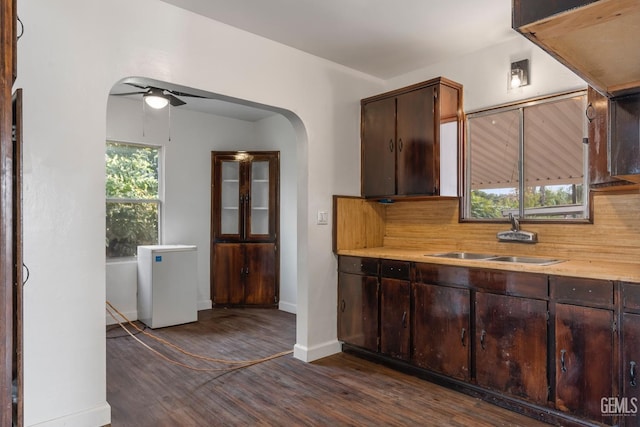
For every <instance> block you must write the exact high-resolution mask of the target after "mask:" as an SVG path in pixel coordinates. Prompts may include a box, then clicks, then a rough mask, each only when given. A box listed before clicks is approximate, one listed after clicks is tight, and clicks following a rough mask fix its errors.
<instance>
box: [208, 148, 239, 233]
mask: <svg viewBox="0 0 640 427" xmlns="http://www.w3.org/2000/svg"><path fill="white" fill-rule="evenodd" d="M243 160H244V157H243V156H241V155H235V154H213V162H212V163H213V164H212V173H213V177H212V184H213V189H212V190H213V191H212V212H211V216H212V226H213V235H214V239H216V240H235V241H239V240H241V238H242V235H243V227H244V221H243V216H244V212H243V208H244V204H245V203H244V193H245V191H244V189H243V188H242V182H243V179H242V178H243V167H242V163H243Z"/></svg>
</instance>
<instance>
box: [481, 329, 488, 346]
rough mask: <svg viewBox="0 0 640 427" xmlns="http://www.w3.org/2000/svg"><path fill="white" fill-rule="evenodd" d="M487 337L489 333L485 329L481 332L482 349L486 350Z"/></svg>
mask: <svg viewBox="0 0 640 427" xmlns="http://www.w3.org/2000/svg"><path fill="white" fill-rule="evenodd" d="M486 336H487V331H485V330H484V329H483V330H482V332H480V347H482V349H483V350H484V338H485V337H486Z"/></svg>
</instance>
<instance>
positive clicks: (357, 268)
mask: <svg viewBox="0 0 640 427" xmlns="http://www.w3.org/2000/svg"><path fill="white" fill-rule="evenodd" d="M379 264H380V263H379V262H378V259H377V258H361V257H356V256H341V257H339V258H338V271H341V272H343V273H351V274H363V275H367V276H377V275H378V266H379Z"/></svg>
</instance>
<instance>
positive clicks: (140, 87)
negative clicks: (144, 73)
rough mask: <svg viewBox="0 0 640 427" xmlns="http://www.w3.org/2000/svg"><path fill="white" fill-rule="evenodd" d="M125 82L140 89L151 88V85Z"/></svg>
mask: <svg viewBox="0 0 640 427" xmlns="http://www.w3.org/2000/svg"><path fill="white" fill-rule="evenodd" d="M124 83H125V84H127V85H129V86H133V87H137V88H138V89H145V90H146V89H149V86H142V85H139V84H136V83H131V82H124Z"/></svg>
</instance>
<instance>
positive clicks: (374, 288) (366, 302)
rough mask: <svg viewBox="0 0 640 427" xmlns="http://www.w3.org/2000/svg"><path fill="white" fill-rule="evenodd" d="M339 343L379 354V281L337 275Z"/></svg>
mask: <svg viewBox="0 0 640 427" xmlns="http://www.w3.org/2000/svg"><path fill="white" fill-rule="evenodd" d="M338 339H339V340H341V341H344V342H345V343H348V344H352V345H355V346H358V347H363V348H366V349H368V350H371V351H378V278H377V277H375V276H361V275H358V274H349V273H342V272H340V273H338Z"/></svg>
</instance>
